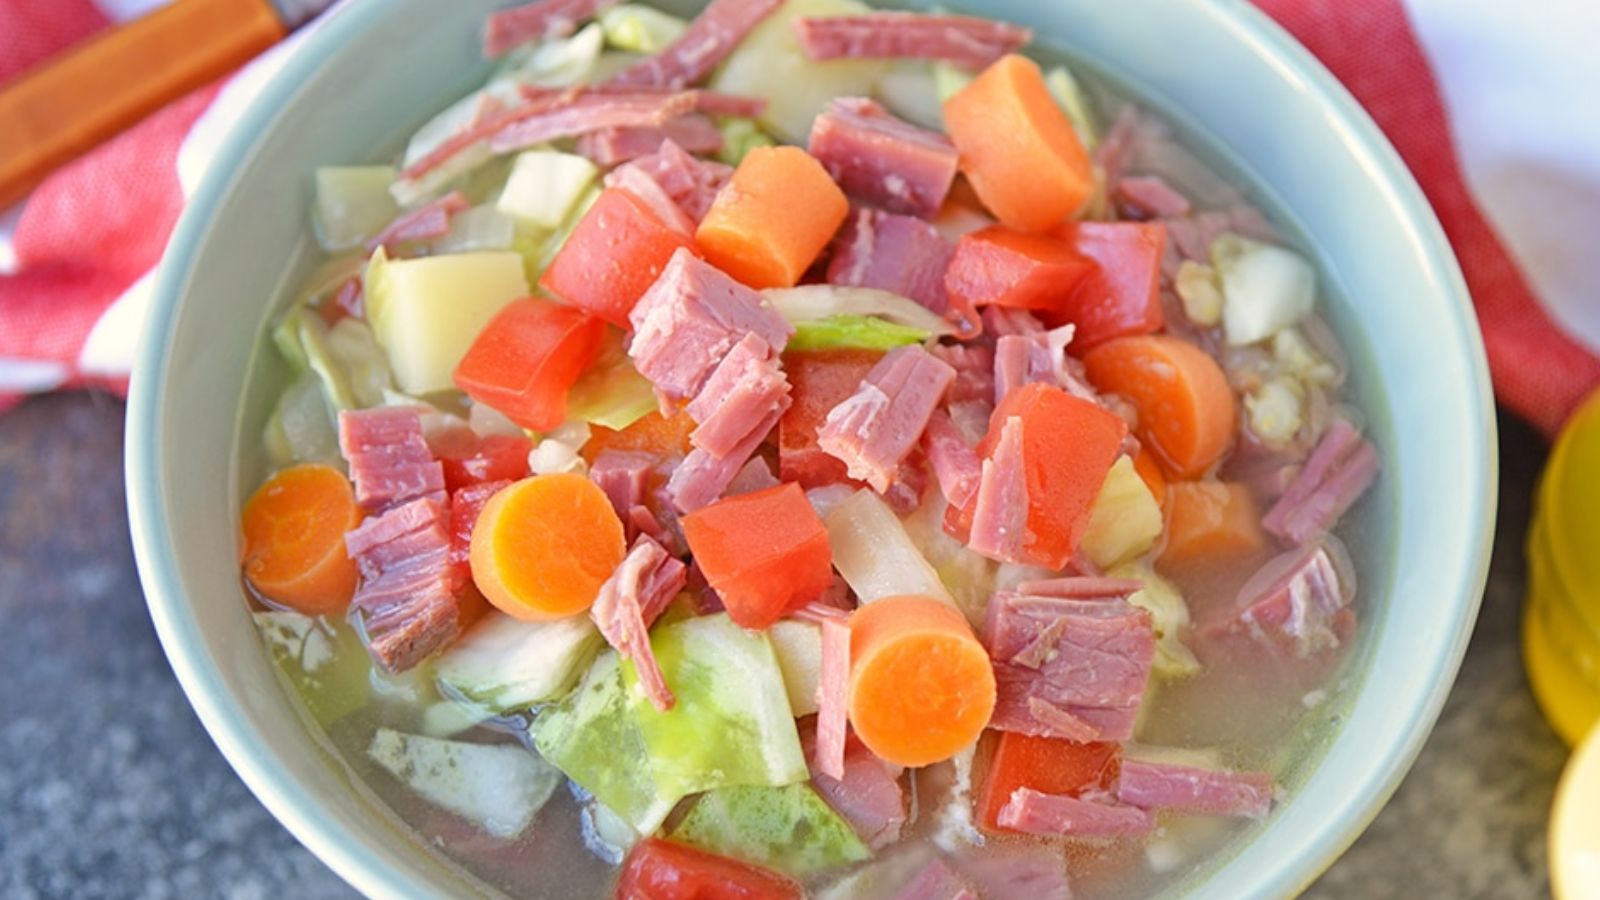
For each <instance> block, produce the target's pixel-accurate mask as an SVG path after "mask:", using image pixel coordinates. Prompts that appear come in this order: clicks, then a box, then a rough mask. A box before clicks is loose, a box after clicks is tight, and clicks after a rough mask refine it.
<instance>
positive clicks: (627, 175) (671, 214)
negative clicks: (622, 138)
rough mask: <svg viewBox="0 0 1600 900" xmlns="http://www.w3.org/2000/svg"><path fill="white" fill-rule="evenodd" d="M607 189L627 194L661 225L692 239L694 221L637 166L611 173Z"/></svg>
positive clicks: (664, 189) (607, 177) (664, 190)
mask: <svg viewBox="0 0 1600 900" xmlns="http://www.w3.org/2000/svg"><path fill="white" fill-rule="evenodd" d="M606 187H608V188H617V189H618V190H623V191H627V192H628V193H630V194H632V195H633V196H634V197H637V198H638V199H639V202H641V203H643V204H644V205H645V208H647V209H649V210H650V212H651V213H652V214H653V215H654V216H655V217H656V219H657V220H659V221H660V222H661V224H662V225H665V226H666V227H667V228H668V229H670V230H672V231H675V232H677V233H678V234H681V235H683V236H684V237H686V238H692V237H693V236H694V227H695V224H696V223H695V221H694V220H693V219H691V218H689V214H688V213H686V212H684V211H683V207H681V206H679V205H678V202H677V201H676V200H674V199H672V195H671V194H668V193H667V191H666V188H663V187H662V186H661V182H659V181H656V180H655V179H654V178H651V177H650V175H649V174H648V173H647V172H645V171H644V170H643V169H641V168H639V167H638V166H632V165H628V166H622V167H621V168H619V169H616V170H615V171H613V172H611V173H610V174H608V175H607V176H606Z"/></svg>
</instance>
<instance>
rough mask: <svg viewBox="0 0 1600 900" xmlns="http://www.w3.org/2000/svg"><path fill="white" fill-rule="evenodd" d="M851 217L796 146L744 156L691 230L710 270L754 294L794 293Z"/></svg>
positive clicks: (836, 188) (834, 190)
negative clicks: (780, 289) (785, 290)
mask: <svg viewBox="0 0 1600 900" xmlns="http://www.w3.org/2000/svg"><path fill="white" fill-rule="evenodd" d="M849 213H850V202H849V201H848V200H846V199H845V196H844V191H841V190H840V189H839V186H838V185H836V184H834V183H833V179H832V178H830V177H829V176H828V173H827V170H825V169H823V168H822V163H819V162H817V160H816V158H815V157H813V156H812V155H811V154H809V153H807V152H806V151H804V150H801V149H800V148H799V147H758V148H756V149H754V150H751V151H750V152H749V153H747V154H745V157H744V160H743V161H742V162H740V163H739V168H738V169H736V170H734V173H733V179H732V180H731V181H729V182H728V184H727V186H726V187H724V188H723V189H722V191H721V192H720V193H718V194H717V199H716V201H715V202H713V203H712V205H711V210H710V211H709V212H707V213H706V217H705V219H704V220H702V221H701V222H700V228H699V230H698V231H696V232H695V243H696V244H697V245H698V246H699V248H700V250H701V252H703V253H705V256H706V259H707V260H708V261H710V262H711V263H712V264H713V265H715V266H716V267H717V268H719V269H721V270H722V271H724V272H727V273H728V274H729V275H732V276H733V277H734V278H737V279H738V280H740V281H742V282H744V283H745V284H747V285H749V286H751V287H753V288H772V287H793V286H794V285H795V284H796V283H798V282H799V281H800V276H801V275H804V274H805V271H806V269H808V268H810V267H811V264H812V263H813V262H815V261H816V259H817V255H818V254H820V253H821V252H822V250H823V248H824V247H826V246H828V242H829V241H831V240H833V235H834V233H835V232H837V231H838V230H839V226H840V225H843V224H844V220H845V216H847V215H849Z"/></svg>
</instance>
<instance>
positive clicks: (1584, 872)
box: [1550, 728, 1600, 900]
mask: <svg viewBox="0 0 1600 900" xmlns="http://www.w3.org/2000/svg"><path fill="white" fill-rule="evenodd" d="M1550 888H1551V890H1552V891H1553V892H1554V893H1555V896H1556V900H1595V898H1600V728H1596V729H1593V730H1591V731H1590V732H1589V737H1588V739H1587V740H1585V741H1584V742H1583V746H1582V747H1580V748H1578V752H1577V753H1576V754H1574V755H1573V757H1572V760H1571V761H1570V762H1568V763H1567V771H1566V773H1565V774H1563V775H1562V776H1561V786H1560V787H1559V788H1557V789H1556V805H1555V811H1554V812H1553V813H1552V814H1551V816H1550Z"/></svg>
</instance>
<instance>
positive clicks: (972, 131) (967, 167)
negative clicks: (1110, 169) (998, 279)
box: [944, 54, 1094, 231]
mask: <svg viewBox="0 0 1600 900" xmlns="http://www.w3.org/2000/svg"><path fill="white" fill-rule="evenodd" d="M944 124H945V130H947V131H948V132H949V133H950V140H952V141H954V142H955V145H956V149H957V150H959V151H960V152H961V171H962V172H964V173H966V176H967V180H969V181H971V182H972V188H973V190H975V191H977V193H978V198H979V199H980V200H982V201H983V205H984V206H986V207H988V208H989V211H990V212H992V213H994V215H995V217H996V218H998V219H999V220H1000V221H1001V222H1004V223H1005V224H1007V225H1009V226H1011V227H1012V228H1020V229H1022V230H1023V231H1044V230H1046V229H1049V228H1052V227H1054V226H1056V225H1059V224H1061V223H1062V222H1063V221H1065V220H1066V219H1067V218H1068V217H1069V216H1071V215H1072V214H1073V213H1075V212H1077V211H1078V209H1079V208H1080V207H1082V206H1083V204H1084V201H1086V200H1088V199H1089V195H1090V194H1092V193H1094V169H1093V166H1092V165H1091V163H1090V160H1089V154H1088V153H1086V152H1084V149H1083V144H1082V143H1080V142H1079V141H1078V135H1077V133H1076V132H1074V131H1073V130H1072V123H1071V122H1069V121H1068V120H1067V117H1066V114H1065V113H1063V112H1062V111H1061V107H1059V106H1057V105H1056V102H1055V100H1054V99H1053V98H1052V97H1051V96H1050V90H1049V88H1047V87H1045V83H1044V75H1043V74H1042V73H1041V72H1040V71H1039V66H1038V65H1037V64H1036V63H1034V62H1033V61H1032V60H1030V59H1027V58H1026V57H1022V56H1018V55H1016V54H1011V55H1008V56H1004V57H1001V58H1000V60H998V61H997V62H995V63H994V64H993V65H991V66H989V68H987V69H984V70H983V72H982V73H981V74H980V75H979V76H978V77H977V78H975V79H973V81H972V83H971V84H969V85H967V86H966V87H965V88H963V89H962V90H961V92H960V93H958V94H956V95H955V96H953V97H951V98H950V99H949V100H946V101H945V104H944Z"/></svg>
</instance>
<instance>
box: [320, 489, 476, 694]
mask: <svg viewBox="0 0 1600 900" xmlns="http://www.w3.org/2000/svg"><path fill="white" fill-rule="evenodd" d="M448 529H449V514H448V511H447V509H446V507H445V504H444V503H443V502H442V501H441V500H439V499H436V498H434V497H431V496H426V497H417V498H416V499H413V500H410V501H407V502H405V503H402V504H401V505H399V506H395V507H393V508H391V509H389V510H388V511H386V512H383V513H380V514H379V515H376V516H373V517H371V518H368V519H366V520H365V521H363V522H362V523H361V524H360V525H357V526H356V527H355V528H353V529H351V530H350V531H349V532H348V533H347V534H346V535H345V549H346V551H347V552H348V553H349V554H350V557H351V558H352V559H354V560H355V561H356V567H357V569H358V570H359V571H360V574H361V578H360V584H359V585H358V586H357V587H356V592H355V596H354V598H353V599H352V600H351V609H352V610H353V613H352V619H353V620H354V621H355V622H357V623H358V624H359V625H360V627H361V631H362V634H363V636H364V637H365V639H366V643H367V651H368V653H370V654H371V656H372V658H373V661H374V662H376V663H377V664H378V665H379V666H381V667H382V668H383V669H384V670H385V671H388V672H404V671H406V670H408V669H410V668H412V667H414V666H415V665H416V664H417V663H419V662H421V661H422V660H424V659H426V658H427V657H428V656H429V655H431V654H432V653H433V652H434V651H436V650H438V649H440V648H441V647H443V646H444V645H445V644H447V643H449V642H450V641H451V640H454V639H455V637H456V635H457V634H459V633H460V630H461V621H460V609H459V607H458V606H457V604H456V598H455V592H456V589H457V588H458V587H459V586H460V583H459V575H458V573H457V571H456V569H455V567H454V566H452V564H451V560H450V545H451V540H450V532H449V530H448Z"/></svg>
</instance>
